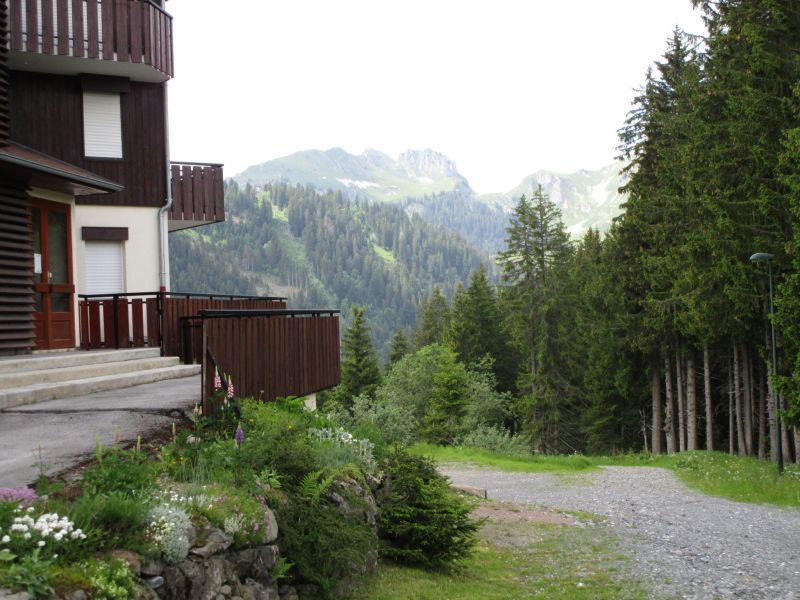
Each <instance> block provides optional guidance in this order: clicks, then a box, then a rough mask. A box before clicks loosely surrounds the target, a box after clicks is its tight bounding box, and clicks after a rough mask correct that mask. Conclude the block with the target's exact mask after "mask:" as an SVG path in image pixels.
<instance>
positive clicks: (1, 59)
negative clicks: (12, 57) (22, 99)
mask: <svg viewBox="0 0 800 600" xmlns="http://www.w3.org/2000/svg"><path fill="white" fill-rule="evenodd" d="M7 141H8V7H7V6H6V3H5V2H0V144H5V143H6V142H7Z"/></svg>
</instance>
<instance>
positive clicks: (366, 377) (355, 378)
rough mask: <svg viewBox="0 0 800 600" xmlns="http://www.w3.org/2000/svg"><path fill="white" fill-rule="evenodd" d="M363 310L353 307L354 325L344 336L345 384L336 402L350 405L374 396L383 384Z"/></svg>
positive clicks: (338, 393)
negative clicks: (356, 400) (363, 398)
mask: <svg viewBox="0 0 800 600" xmlns="http://www.w3.org/2000/svg"><path fill="white" fill-rule="evenodd" d="M365 310H366V309H364V308H363V307H358V306H355V305H353V308H352V315H353V322H352V323H351V324H350V327H348V329H347V331H345V334H344V343H343V345H342V354H343V356H342V381H341V383H340V384H339V388H340V391H338V392H337V394H336V398H337V399H338V400H339V401H340V402H342V403H344V404H345V405H348V406H349V404H350V403H352V398H353V397H354V396H359V395H361V394H372V393H373V392H374V390H375V388H376V387H377V385H378V384H379V383H380V368H379V367H378V358H377V356H376V355H375V349H374V348H373V346H372V338H371V337H370V335H369V325H368V324H367V321H366V318H365V316H364V313H365Z"/></svg>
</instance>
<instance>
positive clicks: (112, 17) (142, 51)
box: [4, 0, 174, 80]
mask: <svg viewBox="0 0 800 600" xmlns="http://www.w3.org/2000/svg"><path fill="white" fill-rule="evenodd" d="M4 1H5V2H6V3H7V5H8V9H9V22H10V26H9V30H10V36H9V44H8V47H9V49H11V50H15V51H19V52H29V53H34V54H46V55H54V56H64V57H75V58H88V59H96V60H105V61H117V62H123V63H132V64H141V65H147V66H150V67H152V68H153V69H155V70H156V71H159V72H160V73H161V75H162V76H161V77H159V78H158V79H161V80H166V79H169V78H170V77H172V76H173V74H174V69H173V56H172V17H171V16H170V15H169V14H167V13H166V12H165V11H164V10H163V9H162V8H161V7H160V6H159V5H158V4H157V3H155V2H152V1H149V0H4Z"/></svg>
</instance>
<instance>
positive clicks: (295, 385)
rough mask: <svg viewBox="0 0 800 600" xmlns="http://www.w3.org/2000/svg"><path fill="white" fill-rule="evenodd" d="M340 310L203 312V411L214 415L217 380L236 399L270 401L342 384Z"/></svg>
mask: <svg viewBox="0 0 800 600" xmlns="http://www.w3.org/2000/svg"><path fill="white" fill-rule="evenodd" d="M338 313H339V311H338V310H237V311H225V310H204V311H200V315H199V317H198V320H199V322H200V328H201V331H202V340H203V356H204V360H203V363H202V364H203V409H204V412H205V414H208V412H209V411H212V410H214V409H215V408H216V407H215V406H213V400H214V392H215V389H214V379H215V375H216V374H217V373H219V374H220V375H222V376H223V377H224V378H227V377H230V379H231V381H232V382H233V386H234V391H235V393H236V396H238V397H241V398H246V397H253V398H259V399H261V400H263V401H265V402H270V401H272V400H274V399H275V398H279V397H281V396H307V395H309V394H313V393H316V392H319V391H321V390H324V389H327V388H330V387H333V386H335V385H338V383H339V381H340V380H341V364H340V358H339V317H338Z"/></svg>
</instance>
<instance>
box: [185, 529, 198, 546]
mask: <svg viewBox="0 0 800 600" xmlns="http://www.w3.org/2000/svg"><path fill="white" fill-rule="evenodd" d="M186 539H187V540H189V548H191V547H192V546H194V545H195V544H196V543H197V530H196V529H195V528H194V525H192V524H189V527H187V528H186Z"/></svg>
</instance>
